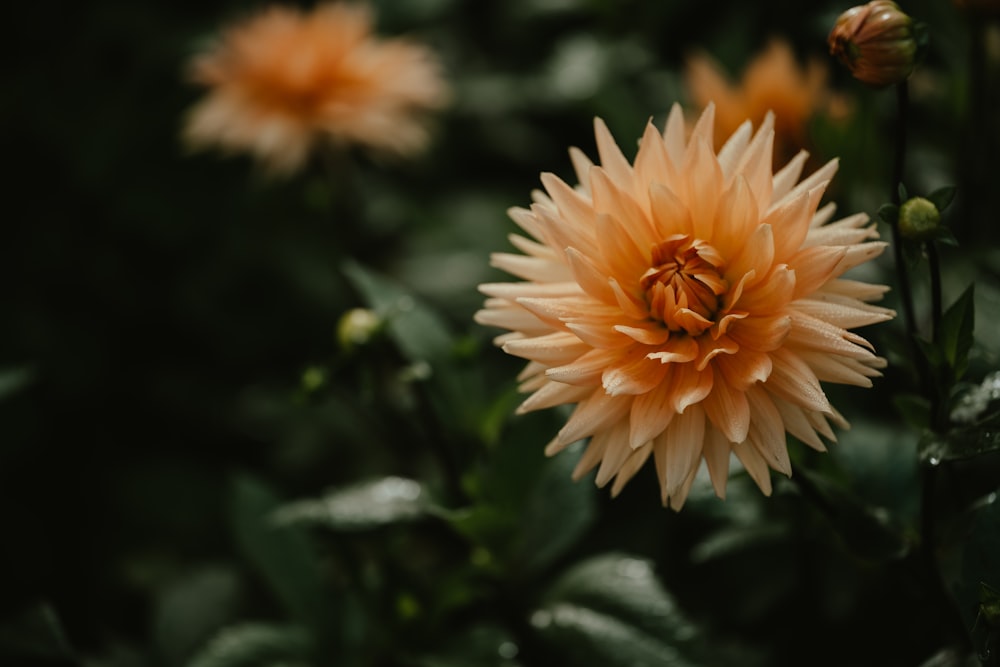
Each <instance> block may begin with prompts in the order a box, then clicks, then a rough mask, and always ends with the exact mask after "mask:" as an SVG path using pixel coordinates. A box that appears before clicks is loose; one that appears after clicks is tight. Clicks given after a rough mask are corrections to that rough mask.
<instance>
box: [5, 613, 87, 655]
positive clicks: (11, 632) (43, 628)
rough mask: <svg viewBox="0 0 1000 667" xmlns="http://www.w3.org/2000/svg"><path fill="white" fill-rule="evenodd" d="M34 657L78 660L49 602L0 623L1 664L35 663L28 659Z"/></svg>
mask: <svg viewBox="0 0 1000 667" xmlns="http://www.w3.org/2000/svg"><path fill="white" fill-rule="evenodd" d="M34 660H38V661H45V663H44V664H66V662H69V663H70V664H76V659H75V657H74V651H73V649H72V648H71V647H70V643H69V641H68V640H67V638H66V634H65V632H64V631H63V628H62V624H61V623H60V622H59V618H58V616H56V613H55V611H54V610H53V609H52V607H51V606H50V605H48V604H46V603H41V602H39V603H36V604H33V605H31V606H30V607H28V608H26V609H24V610H23V611H21V612H20V613H19V614H18V615H17V616H15V617H13V618H11V619H10V620H8V621H6V622H5V623H3V624H2V625H0V664H4V665H8V664H9V665H16V664H24V663H29V664H35V663H31V662H29V661H34ZM49 661H51V663H50V662H49ZM64 661H65V662H64Z"/></svg>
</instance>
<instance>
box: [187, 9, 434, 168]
mask: <svg viewBox="0 0 1000 667" xmlns="http://www.w3.org/2000/svg"><path fill="white" fill-rule="evenodd" d="M191 75H192V77H193V79H194V80H195V81H196V82H197V83H199V84H201V85H203V86H205V87H206V88H208V94H207V96H206V97H205V98H204V99H203V100H202V101H201V102H200V103H198V104H197V105H196V106H195V107H194V108H193V109H192V110H191V113H190V115H189V116H188V118H187V123H186V126H185V128H184V136H185V139H186V140H187V141H188V143H189V144H190V145H191V146H194V147H207V146H215V147H219V148H222V149H224V150H227V151H230V152H240V151H245V152H250V153H252V154H254V155H255V156H256V157H257V158H258V159H260V160H261V161H262V162H264V163H265V164H267V165H268V166H269V167H271V169H272V170H273V171H276V172H285V173H287V172H291V171H294V170H295V169H297V168H299V167H301V166H302V164H303V163H304V162H305V161H306V159H307V157H308V155H309V152H310V150H311V149H312V148H313V146H314V145H315V144H316V143H318V142H333V143H337V144H351V143H354V144H360V145H362V146H365V147H367V148H370V149H373V150H376V151H381V152H387V153H395V154H400V155H405V154H409V153H412V152H414V151H416V150H419V149H420V148H422V147H423V145H424V144H425V143H426V141H427V138H428V137H427V131H426V128H425V127H424V124H423V123H422V118H421V117H420V112H423V111H426V110H430V109H434V108H439V107H441V106H443V105H444V104H445V102H446V101H447V97H448V92H447V87H446V85H445V83H444V81H443V80H442V78H441V76H440V71H439V66H438V63H437V61H436V59H435V58H434V56H433V54H432V53H431V51H430V50H429V49H427V48H426V47H424V46H422V45H419V44H416V43H412V42H410V41H406V40H403V39H386V40H380V39H378V38H376V37H375V36H374V35H373V34H372V16H371V12H370V11H369V10H368V9H367V8H366V7H365V6H363V5H351V4H344V3H337V4H321V5H318V6H317V7H316V8H315V9H313V10H312V11H309V12H304V11H301V10H299V9H295V8H292V7H282V6H273V7H270V8H269V9H266V10H264V11H262V12H261V13H259V14H256V15H254V16H251V17H249V18H247V19H245V20H244V21H242V22H239V23H237V24H235V25H233V26H232V27H230V28H229V29H228V30H226V31H225V32H224V33H223V34H222V36H221V39H219V41H218V42H217V43H216V44H215V45H214V46H213V47H212V48H210V49H209V50H207V51H205V52H204V53H201V54H200V55H198V56H197V57H196V58H195V59H194V60H193V62H192V64H191Z"/></svg>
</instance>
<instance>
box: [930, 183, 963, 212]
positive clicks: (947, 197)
mask: <svg viewBox="0 0 1000 667" xmlns="http://www.w3.org/2000/svg"><path fill="white" fill-rule="evenodd" d="M955 191H956V188H955V186H954V185H945V186H943V187H940V188H938V189H937V190H935V191H934V192H932V193H930V194H929V195H927V199H928V200H930V202H931V203H932V204H934V206H935V208H937V210H939V211H943V210H945V209H946V208H948V207H949V206H950V205H951V202H952V201H953V200H954V199H955Z"/></svg>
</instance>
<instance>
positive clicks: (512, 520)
mask: <svg viewBox="0 0 1000 667" xmlns="http://www.w3.org/2000/svg"><path fill="white" fill-rule="evenodd" d="M438 514H439V515H440V516H442V517H443V518H444V519H445V520H446V521H448V523H449V524H450V525H451V527H452V528H453V529H454V530H455V531H456V532H457V533H459V534H460V535H462V536H463V537H465V538H466V539H468V540H469V541H470V542H472V543H473V544H476V545H479V546H481V547H485V548H486V549H489V550H491V551H493V550H499V549H502V548H503V547H504V546H505V545H506V544H508V543H509V541H510V538H511V535H513V534H514V532H515V530H516V529H517V526H518V520H517V515H516V514H514V512H512V511H510V510H509V509H501V508H499V507H495V506H492V505H485V504H480V505H475V506H473V507H468V508H463V509H460V510H454V511H444V510H439V512H438Z"/></svg>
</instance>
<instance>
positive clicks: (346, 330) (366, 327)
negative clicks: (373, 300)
mask: <svg viewBox="0 0 1000 667" xmlns="http://www.w3.org/2000/svg"><path fill="white" fill-rule="evenodd" d="M381 326H382V318H380V317H379V316H378V315H376V314H375V313H374V312H372V311H370V310H368V309H367V308H353V309H351V310H349V311H347V312H346V313H344V314H343V315H342V316H341V318H340V322H339V323H338V324H337V340H338V341H339V342H340V345H341V347H343V348H344V349H345V350H350V349H352V348H354V347H355V346H357V345H364V344H365V343H367V342H368V341H369V340H371V339H372V336H374V335H375V333H376V332H377V331H378V330H379V328H380V327H381Z"/></svg>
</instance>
